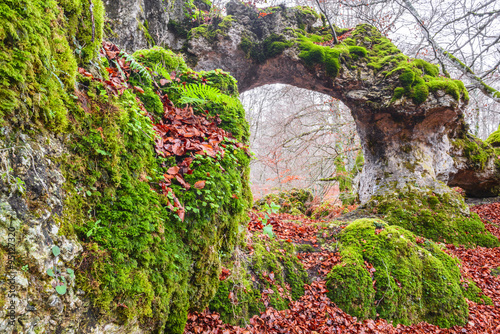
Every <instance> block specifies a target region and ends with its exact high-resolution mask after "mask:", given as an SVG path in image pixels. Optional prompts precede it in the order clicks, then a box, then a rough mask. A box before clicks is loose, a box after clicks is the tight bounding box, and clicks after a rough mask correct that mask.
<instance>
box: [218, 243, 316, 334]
mask: <svg viewBox="0 0 500 334" xmlns="http://www.w3.org/2000/svg"><path fill="white" fill-rule="evenodd" d="M252 247H253V249H254V254H253V255H252V256H251V258H250V259H247V260H245V262H246V261H248V266H247V267H245V266H244V265H243V262H242V259H233V260H237V261H236V262H235V263H237V265H235V266H233V267H232V268H231V276H229V277H228V278H227V279H225V280H224V281H222V282H221V284H220V286H219V289H218V291H217V294H216V295H215V297H214V298H213V300H212V301H211V302H210V305H209V308H210V310H212V311H215V312H218V313H220V314H221V319H222V320H223V321H224V322H227V323H230V324H236V325H245V324H246V322H247V321H248V319H250V318H251V317H252V316H254V315H256V314H257V315H258V314H260V312H263V311H264V310H265V309H266V307H265V304H264V299H265V300H266V301H267V302H268V303H269V306H271V307H274V308H275V309H277V310H284V309H286V308H288V304H289V303H290V301H291V300H298V299H299V298H300V297H301V296H302V295H303V294H304V284H307V283H309V282H308V277H307V273H306V271H305V269H304V267H303V265H302V264H301V263H300V262H299V261H298V259H297V256H296V254H297V252H296V249H295V247H294V246H293V244H291V243H288V242H285V241H283V240H269V239H268V238H267V237H263V235H257V236H254V237H253V238H252ZM287 285H288V286H289V287H290V290H288V288H287ZM264 291H266V292H264ZM262 292H264V296H265V297H264V299H262V298H261V296H262Z"/></svg>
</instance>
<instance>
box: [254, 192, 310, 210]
mask: <svg viewBox="0 0 500 334" xmlns="http://www.w3.org/2000/svg"><path fill="white" fill-rule="evenodd" d="M312 200H313V194H312V192H311V191H310V190H307V189H297V188H293V189H291V190H289V191H281V192H279V193H277V194H269V195H266V196H264V198H262V199H260V200H258V201H256V202H255V203H254V208H255V209H258V210H264V211H265V208H264V206H265V205H266V204H267V205H271V203H274V204H277V205H279V206H280V209H279V212H280V213H292V212H295V213H299V214H305V213H306V211H307V209H308V205H309V203H310V202H311V201H312Z"/></svg>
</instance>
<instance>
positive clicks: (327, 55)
mask: <svg viewBox="0 0 500 334" xmlns="http://www.w3.org/2000/svg"><path fill="white" fill-rule="evenodd" d="M298 43H299V48H300V50H301V52H300V54H299V58H301V59H302V60H304V62H305V63H306V65H307V66H314V65H316V64H321V65H323V66H324V67H325V70H326V73H327V74H328V75H329V76H331V77H333V78H335V77H336V76H337V74H338V73H339V70H340V59H339V58H340V56H341V55H342V54H349V49H348V48H347V47H346V46H344V45H340V44H339V45H336V46H335V47H334V48H331V47H329V46H322V45H317V44H314V43H313V41H311V40H310V39H308V38H307V37H305V36H301V37H299V39H298Z"/></svg>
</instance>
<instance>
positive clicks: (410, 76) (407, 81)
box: [399, 69, 415, 87]
mask: <svg viewBox="0 0 500 334" xmlns="http://www.w3.org/2000/svg"><path fill="white" fill-rule="evenodd" d="M399 81H400V82H401V85H402V86H403V87H410V86H411V85H412V84H413V82H414V81H415V73H414V72H413V71H411V70H409V69H408V70H406V71H404V72H403V73H401V75H400V76H399Z"/></svg>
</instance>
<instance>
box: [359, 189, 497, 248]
mask: <svg viewBox="0 0 500 334" xmlns="http://www.w3.org/2000/svg"><path fill="white" fill-rule="evenodd" d="M367 206H368V207H373V208H376V210H375V211H376V212H377V213H378V214H380V215H381V216H382V217H383V219H384V220H385V221H386V222H388V223H389V224H391V225H397V226H401V227H403V228H405V229H407V230H409V231H412V232H413V233H415V234H417V235H421V236H424V237H426V238H428V239H431V240H434V241H436V242H444V243H448V244H454V245H464V246H466V247H475V246H483V247H498V246H499V245H500V243H499V241H498V239H497V238H496V237H494V236H493V235H492V234H491V233H490V232H488V231H487V230H486V229H485V227H484V224H483V223H482V222H481V220H480V219H479V216H478V215H477V214H475V213H471V214H470V215H467V214H465V212H468V209H467V206H466V205H465V203H464V201H463V198H462V197H461V196H460V194H458V193H456V192H451V191H450V192H447V193H444V194H442V195H440V194H434V193H432V192H431V191H429V192H427V193H426V192H422V191H416V190H413V191H404V190H401V191H396V192H394V193H393V194H390V195H385V196H376V197H375V198H373V200H372V201H371V202H370V203H368V205H367Z"/></svg>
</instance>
